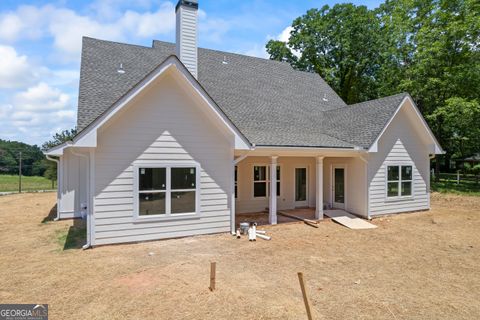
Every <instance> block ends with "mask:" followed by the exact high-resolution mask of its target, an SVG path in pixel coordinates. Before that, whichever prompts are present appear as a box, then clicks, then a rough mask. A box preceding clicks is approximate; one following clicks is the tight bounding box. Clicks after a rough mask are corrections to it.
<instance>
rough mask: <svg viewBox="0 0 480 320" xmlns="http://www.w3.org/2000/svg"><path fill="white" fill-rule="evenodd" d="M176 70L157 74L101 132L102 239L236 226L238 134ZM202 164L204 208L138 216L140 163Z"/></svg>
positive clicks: (98, 204) (98, 238) (98, 230)
mask: <svg viewBox="0 0 480 320" xmlns="http://www.w3.org/2000/svg"><path fill="white" fill-rule="evenodd" d="M172 80H173V79H171V77H170V76H166V77H164V78H162V79H159V80H157V81H158V82H159V83H157V84H154V85H153V86H152V87H151V88H149V89H147V90H145V91H144V92H143V93H142V95H141V96H140V97H139V98H137V99H135V100H134V101H132V103H131V105H129V106H127V109H126V110H125V111H123V112H122V113H121V114H120V115H119V116H117V117H116V118H115V119H112V121H111V123H110V124H108V126H106V127H105V128H104V129H102V130H101V132H99V135H98V147H97V149H96V151H95V172H96V177H95V178H96V181H95V186H96V190H95V244H108V243H120V242H132V241H143V240H153V239H161V238H172V237H182V236H189V235H197V234H206V233H216V232H227V231H229V230H230V203H229V201H230V200H229V199H230V195H231V192H232V191H233V190H231V188H232V185H233V181H231V180H232V179H233V177H232V173H231V170H232V166H231V163H232V159H233V143H234V137H233V136H232V137H231V138H228V139H227V138H226V137H225V136H224V135H223V134H222V132H220V131H219V130H218V129H217V127H216V126H215V125H212V123H211V120H210V119H209V118H207V117H206V116H204V114H203V113H202V112H201V111H200V109H201V108H206V107H207V106H206V105H201V106H198V105H195V104H193V101H192V100H191V99H189V98H187V96H188V95H186V94H185V92H183V90H182V88H181V87H179V86H178V84H177V83H176V82H173V81H172ZM166 162H168V163H170V164H172V163H177V164H184V165H188V164H191V163H192V162H196V163H198V165H199V172H198V174H199V180H200V183H199V185H200V189H199V209H198V211H199V212H198V213H199V215H198V216H196V217H195V218H192V219H175V220H170V221H158V220H156V221H146V222H144V221H142V222H138V221H136V220H135V218H134V212H135V208H134V192H135V188H134V168H135V167H143V166H147V167H148V166H149V165H151V164H152V163H156V164H158V165H161V164H162V163H166Z"/></svg>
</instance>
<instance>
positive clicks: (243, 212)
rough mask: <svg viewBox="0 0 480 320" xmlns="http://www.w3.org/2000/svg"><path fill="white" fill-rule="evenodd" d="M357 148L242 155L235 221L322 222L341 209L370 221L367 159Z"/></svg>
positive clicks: (237, 168) (237, 175)
mask: <svg viewBox="0 0 480 320" xmlns="http://www.w3.org/2000/svg"><path fill="white" fill-rule="evenodd" d="M365 156H366V154H365V153H362V152H361V151H357V150H351V149H350V150H333V151H327V150H325V151H322V152H318V151H316V152H314V151H312V150H308V149H307V150H301V151H299V150H298V149H297V150H288V149H287V150H278V149H276V150H269V149H268V148H257V149H255V150H253V151H250V152H249V153H238V154H236V165H235V212H236V217H235V223H236V225H238V223H239V222H243V221H255V222H257V223H258V224H266V223H268V224H277V223H282V222H292V221H295V220H293V219H291V218H288V217H285V216H282V215H279V214H278V212H279V211H285V212H290V213H293V214H294V215H296V216H301V217H303V218H307V219H314V220H321V219H323V217H324V210H326V209H331V208H336V209H343V210H346V211H348V212H351V213H353V214H356V215H359V216H363V217H367V216H368V215H367V212H368V208H367V203H368V201H367V199H368V194H367V192H368V188H367V169H368V167H367V160H366V157H365Z"/></svg>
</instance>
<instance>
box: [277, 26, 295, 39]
mask: <svg viewBox="0 0 480 320" xmlns="http://www.w3.org/2000/svg"><path fill="white" fill-rule="evenodd" d="M292 30H293V28H292V27H291V26H288V27H286V28H285V29H283V31H282V32H281V33H280V34H279V35H278V36H277V40H280V41H282V42H288V39H289V38H290V32H292Z"/></svg>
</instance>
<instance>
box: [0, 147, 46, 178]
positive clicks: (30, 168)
mask: <svg viewBox="0 0 480 320" xmlns="http://www.w3.org/2000/svg"><path fill="white" fill-rule="evenodd" d="M20 154H21V155H22V175H25V176H32V175H42V174H43V172H44V171H45V167H44V166H43V165H42V159H43V154H42V151H41V150H40V148H39V147H38V146H36V145H33V146H31V145H29V144H26V143H23V142H18V141H8V140H1V139H0V174H1V173H4V174H18V168H19V162H20Z"/></svg>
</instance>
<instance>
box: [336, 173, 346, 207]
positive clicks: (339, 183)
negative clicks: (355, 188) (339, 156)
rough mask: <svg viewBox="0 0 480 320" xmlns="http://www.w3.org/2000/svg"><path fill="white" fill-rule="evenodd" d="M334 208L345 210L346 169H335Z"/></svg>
mask: <svg viewBox="0 0 480 320" xmlns="http://www.w3.org/2000/svg"><path fill="white" fill-rule="evenodd" d="M333 207H334V208H338V209H345V168H343V167H334V168H333Z"/></svg>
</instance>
